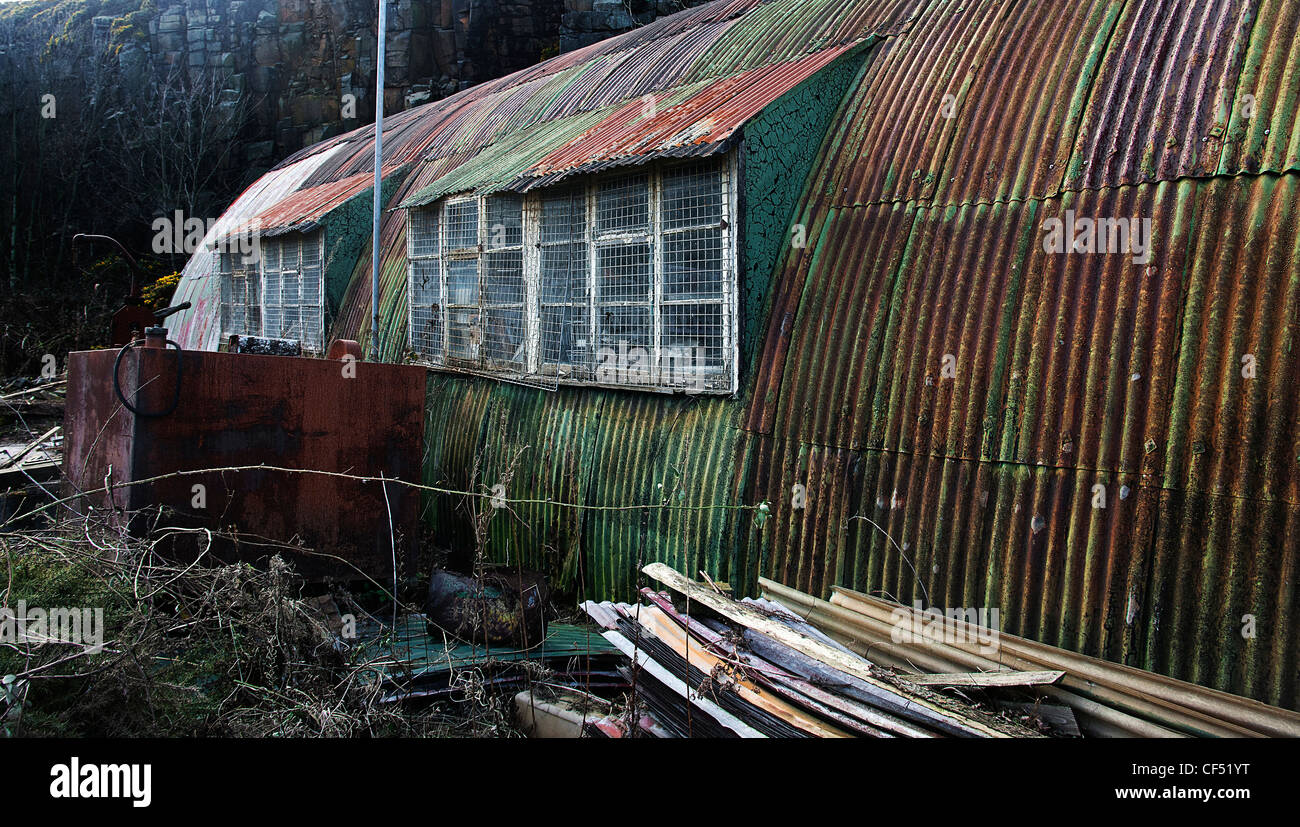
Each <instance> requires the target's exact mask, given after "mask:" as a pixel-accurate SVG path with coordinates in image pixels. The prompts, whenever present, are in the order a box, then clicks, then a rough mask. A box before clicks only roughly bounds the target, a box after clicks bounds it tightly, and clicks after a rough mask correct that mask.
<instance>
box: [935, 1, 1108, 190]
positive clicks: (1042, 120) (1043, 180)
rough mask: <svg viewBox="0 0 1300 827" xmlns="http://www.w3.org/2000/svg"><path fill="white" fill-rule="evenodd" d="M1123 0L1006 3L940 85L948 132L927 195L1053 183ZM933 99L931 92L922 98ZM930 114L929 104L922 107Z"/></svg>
mask: <svg viewBox="0 0 1300 827" xmlns="http://www.w3.org/2000/svg"><path fill="white" fill-rule="evenodd" d="M1124 5H1125V4H1124V2H1123V0H1090V2H1079V3H1014V4H1009V5H1007V6H1006V9H1005V11H1004V12H1003V16H1002V20H1001V22H1000V24H999V26H998V33H997V35H996V36H995V37H994V38H993V39H992V40H991V41H990V42H989V44H988V48H987V52H985V53H984V54H982V55H981V56H980V58H979V60H978V62H977V64H976V65H975V66H973V67H972V68H971V69H970V70H969V71H970V76H968V77H962V78H954V80H953V82H952V86H950V87H949V89H948V93H950V94H952V95H953V98H952V100H951V108H949V109H943V108H942V107H943V101H942V100H940V107H941V111H940V114H941V115H943V116H945V117H951V119H952V121H953V126H954V129H953V135H952V138H951V150H950V152H949V157H948V159H947V161H946V162H945V163H944V165H943V174H942V175H941V176H940V179H939V181H938V187H937V190H936V194H935V200H936V201H939V202H942V203H947V204H954V203H955V204H962V203H969V202H973V201H998V200H1006V199H1008V198H1042V197H1046V196H1049V195H1055V194H1056V193H1058V192H1059V191H1060V184H1061V180H1062V178H1063V177H1064V175H1065V171H1066V167H1067V166H1068V165H1069V161H1070V154H1071V151H1072V150H1073V149H1074V138H1075V134H1076V132H1077V131H1078V128H1079V120H1080V118H1081V117H1082V115H1083V107H1084V105H1085V104H1086V103H1087V101H1088V99H1089V92H1090V90H1091V87H1092V83H1093V81H1094V78H1095V76H1096V73H1097V65H1098V64H1099V63H1100V62H1101V59H1102V57H1103V55H1105V54H1106V47H1107V44H1108V42H1109V40H1110V37H1111V34H1112V32H1113V31H1114V29H1115V24H1116V21H1117V20H1118V18H1119V16H1120V12H1121V10H1122V9H1123V8H1124ZM926 103H927V105H931V106H932V105H933V103H934V102H933V99H932V98H931V99H927V100H926ZM930 114H931V115H932V116H933V114H934V113H933V111H931V113H930Z"/></svg>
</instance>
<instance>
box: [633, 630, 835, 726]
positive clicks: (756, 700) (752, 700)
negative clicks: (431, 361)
mask: <svg viewBox="0 0 1300 827" xmlns="http://www.w3.org/2000/svg"><path fill="white" fill-rule="evenodd" d="M638 620H639V621H640V623H641V625H642V626H643V627H645V628H646V629H647V630H648V631H649V632H650V634H652V635H654V636H655V637H656V638H658V639H659V640H661V641H663V642H664V643H665V644H667V645H668V647H669V648H670V649H672V650H673V651H674V652H676V653H677V654H678V655H679V656H680V657H681V658H682V659H683V660H686V661H687V662H688V663H689V664H690V665H691V666H694V667H695V668H696V669H698V670H700V671H701V672H703V673H704V674H706V675H713V674H717V668H718V667H719V666H720V665H722V666H724V669H723V674H726V670H725V664H724V662H723V661H722V659H721V658H719V657H718V656H717V655H714V654H712V653H711V652H707V651H705V650H704V647H703V646H701V645H699V644H698V642H697V645H695V646H691V645H690V637H689V636H688V635H687V634H686V631H685V630H684V629H682V628H681V627H680V626H677V625H676V624H675V623H672V622H671V621H670V620H669V619H668V618H667V617H666V616H665V615H664V613H663V611H662V610H660V609H659V608H658V607H656V606H645V607H643V608H642V609H641V611H640V617H639V618H638ZM727 680H728V681H729V683H730V688H731V689H732V690H733V691H734V692H735V693H736V695H738V696H739V697H740V699H741V700H743V701H745V702H746V703H749V704H752V705H753V706H755V707H757V708H759V709H761V710H763V711H764V712H766V713H767V714H769V715H771V716H773V717H775V718H780V719H781V720H783V721H785V722H786V723H788V724H789V725H790V726H792V727H795V728H796V729H801V730H803V731H804V732H807V733H808V734H809V735H813V736H815V737H817V738H845V737H847V736H848V733H847V732H844V731H843V730H841V729H837V728H835V727H832V726H829V725H827V724H824V723H822V722H821V721H819V720H818V719H817V718H815V717H814V716H812V715H809V714H808V713H806V712H804V711H803V710H802V709H799V708H797V707H795V706H792V705H791V704H789V703H787V702H786V701H785V700H784V699H782V698H778V697H774V695H775V693H768V692H765V691H764V690H763V688H762V687H760V686H758V685H757V684H755V683H754V682H753V681H751V680H750V679H748V678H746V677H744V676H741V675H736V674H728V675H727Z"/></svg>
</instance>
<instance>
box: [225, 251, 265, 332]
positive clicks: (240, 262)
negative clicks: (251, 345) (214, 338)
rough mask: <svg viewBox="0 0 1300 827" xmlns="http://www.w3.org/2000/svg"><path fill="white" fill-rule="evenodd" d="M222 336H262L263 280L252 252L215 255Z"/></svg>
mask: <svg viewBox="0 0 1300 827" xmlns="http://www.w3.org/2000/svg"><path fill="white" fill-rule="evenodd" d="M217 273H218V277H219V278H220V283H221V332H222V334H223V336H232V335H234V336H260V335H262V282H261V278H260V277H259V274H258V271H257V260H256V257H255V256H254V255H252V254H251V253H249V254H245V253H242V252H238V251H235V252H221V253H218V254H217Z"/></svg>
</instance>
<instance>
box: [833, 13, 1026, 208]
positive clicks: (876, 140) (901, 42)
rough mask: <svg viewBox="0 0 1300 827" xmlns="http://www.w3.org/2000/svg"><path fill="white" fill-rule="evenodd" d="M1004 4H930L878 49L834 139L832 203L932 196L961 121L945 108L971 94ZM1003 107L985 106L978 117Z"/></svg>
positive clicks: (988, 120) (986, 121) (983, 119)
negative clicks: (898, 33)
mask: <svg viewBox="0 0 1300 827" xmlns="http://www.w3.org/2000/svg"><path fill="white" fill-rule="evenodd" d="M1006 6H1007V4H1006V3H1005V2H1000V0H953V1H952V2H941V3H933V4H929V5H927V6H926V7H925V8H924V9H923V10H922V11H921V12H920V16H919V17H918V19H917V20H916V21H915V23H914V24H913V25H911V26H910V27H909V28H908V30H907V32H906V33H904V34H902V35H899V36H898V37H895V38H890V39H889V40H887V41H886V42H885V44H883V46H882V47H881V49H879V50H878V51H877V52H876V53H875V54H874V55H873V57H872V60H871V66H870V69H869V71H868V72H867V74H865V75H864V77H863V80H862V88H861V89H860V90H859V92H858V96H856V97H855V102H856V103H857V105H856V106H854V107H853V108H852V109H850V110H847V111H846V113H845V114H846V116H847V117H846V118H844V119H842V120H841V121H840V122H839V128H838V130H837V131H836V132H835V133H834V135H833V137H832V138H831V139H830V143H831V145H832V146H833V147H834V151H835V152H836V153H837V162H836V163H835V165H834V166H832V167H831V168H829V169H827V170H826V173H825V174H826V179H825V180H826V183H829V182H831V181H834V182H835V185H836V191H835V192H834V193H830V194H829V195H830V197H831V198H832V199H833V200H832V202H831V203H839V204H869V203H873V202H876V201H888V200H906V199H912V198H924V199H928V198H930V197H931V196H933V194H934V192H935V187H936V184H937V182H938V179H939V177H940V176H941V175H942V174H943V162H944V158H945V157H946V154H947V151H948V147H949V145H950V143H951V141H952V139H953V135H954V132H955V126H956V119H955V118H950V117H945V114H946V113H948V112H949V111H952V112H955V111H956V109H955V107H957V106H958V104H959V102H960V101H961V100H962V99H964V98H965V96H966V95H968V94H969V89H970V87H971V86H972V84H974V83H975V81H976V77H977V72H978V67H979V66H981V65H983V63H984V61H985V59H986V57H987V54H988V52H989V50H990V49H991V48H992V47H993V44H994V43H996V42H997V32H998V21H999V17H1000V15H1002V14H1003V13H1004V12H1005V10H1006ZM945 96H948V97H945ZM1001 115H1002V113H997V114H996V115H994V114H992V113H986V114H985V115H984V116H983V117H981V118H980V122H981V123H983V124H989V123H992V122H995V121H997V120H998V119H999V118H1001Z"/></svg>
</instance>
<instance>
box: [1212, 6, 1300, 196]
mask: <svg viewBox="0 0 1300 827" xmlns="http://www.w3.org/2000/svg"><path fill="white" fill-rule="evenodd" d="M1221 105H1223V106H1226V107H1227V108H1229V110H1230V112H1229V116H1228V129H1227V133H1226V134H1225V135H1224V137H1223V156H1222V158H1221V159H1220V162H1219V169H1218V171H1219V172H1220V173H1235V172H1262V171H1271V172H1284V171H1286V170H1293V169H1300V4H1297V3H1295V2H1293V0H1264V1H1263V2H1261V3H1259V10H1258V12H1257V13H1256V15H1255V24H1254V28H1253V30H1252V31H1251V35H1250V40H1249V42H1248V44H1247V47H1246V53H1245V57H1244V59H1243V60H1242V66H1241V72H1240V75H1239V79H1238V82H1237V90H1236V95H1235V96H1234V97H1233V98H1232V100H1231V101H1226V100H1225V101H1223V103H1222V104H1221Z"/></svg>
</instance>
